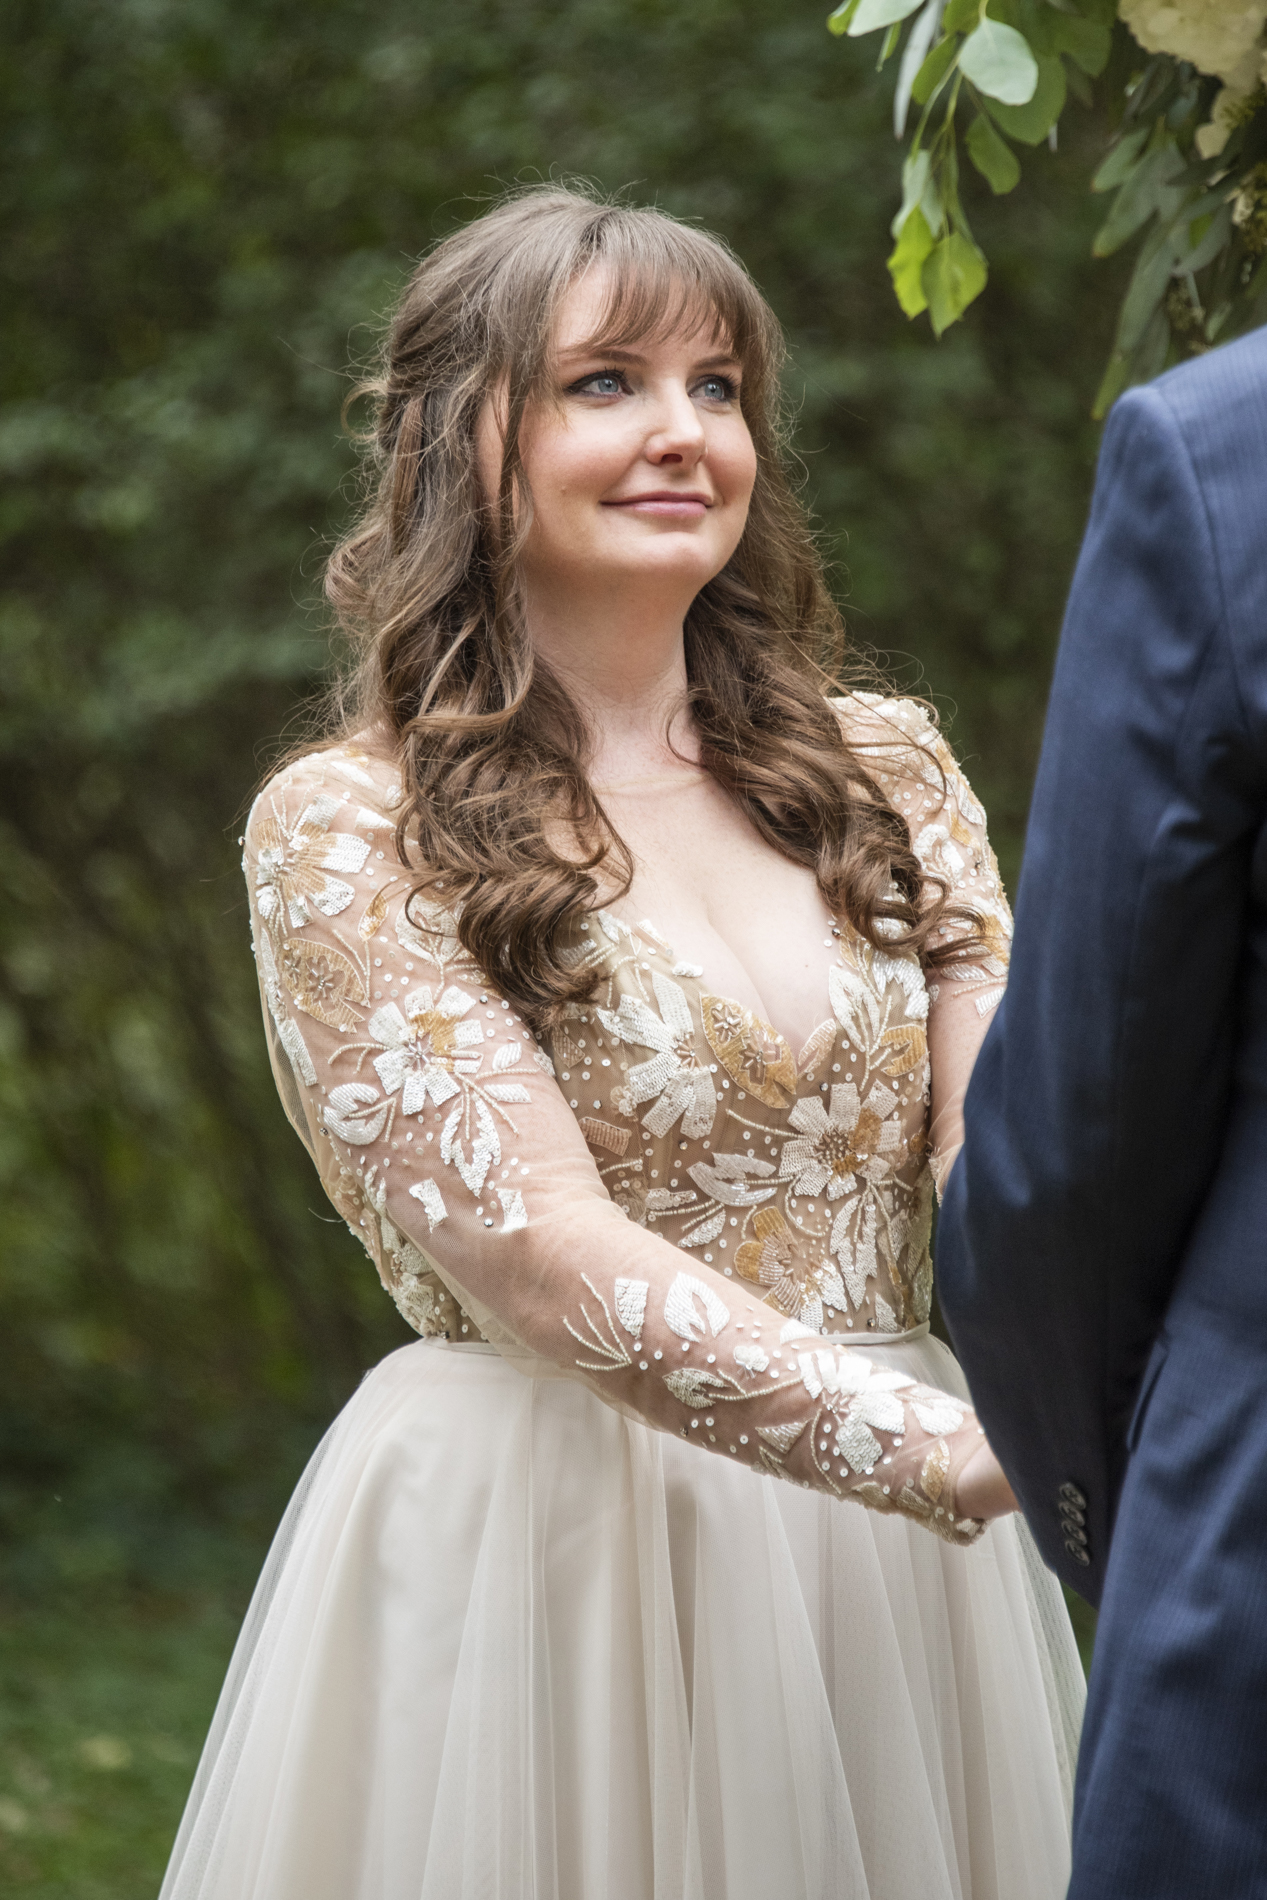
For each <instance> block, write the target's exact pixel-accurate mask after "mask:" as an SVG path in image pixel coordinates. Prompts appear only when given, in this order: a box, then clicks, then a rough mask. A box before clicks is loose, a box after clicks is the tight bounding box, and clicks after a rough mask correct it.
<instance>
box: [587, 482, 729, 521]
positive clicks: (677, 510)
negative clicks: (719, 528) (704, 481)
mask: <svg viewBox="0 0 1267 1900" xmlns="http://www.w3.org/2000/svg"><path fill="white" fill-rule="evenodd" d="M712 505H713V503H712V497H711V496H709V495H701V494H698V493H694V492H692V491H690V490H686V489H681V490H679V489H672V488H656V489H652V490H650V491H649V492H648V493H647V494H645V495H621V496H618V497H617V498H616V500H615V501H606V502H604V503H603V506H604V508H626V509H632V510H635V511H636V512H637V513H639V514H649V515H674V514H681V515H691V516H696V517H698V516H699V515H702V514H704V513H706V511H707V510H708V509H709V508H711V507H712Z"/></svg>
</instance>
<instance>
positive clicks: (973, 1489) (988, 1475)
mask: <svg viewBox="0 0 1267 1900" xmlns="http://www.w3.org/2000/svg"><path fill="white" fill-rule="evenodd" d="M955 1507H956V1509H957V1510H958V1512H959V1515H960V1516H961V1517H981V1518H986V1519H987V1520H988V1519H990V1518H992V1517H1006V1516H1007V1514H1008V1512H1009V1511H1019V1510H1020V1508H1021V1507H1020V1505H1019V1504H1018V1503H1017V1502H1016V1494H1015V1492H1014V1491H1013V1490H1012V1487H1011V1485H1010V1484H1009V1483H1008V1481H1007V1479H1006V1478H1005V1477H1004V1475H1003V1467H1002V1465H1001V1464H1000V1463H999V1461H998V1459H997V1458H996V1457H995V1455H994V1453H993V1452H992V1451H991V1450H990V1447H989V1446H988V1445H987V1444H986V1442H985V1440H984V1438H983V1439H982V1440H981V1443H980V1444H979V1445H978V1446H977V1449H976V1450H975V1451H974V1452H973V1454H972V1456H971V1457H970V1458H969V1460H968V1462H967V1464H966V1465H964V1467H963V1469H962V1471H960V1473H959V1475H958V1478H957V1479H956V1482H955Z"/></svg>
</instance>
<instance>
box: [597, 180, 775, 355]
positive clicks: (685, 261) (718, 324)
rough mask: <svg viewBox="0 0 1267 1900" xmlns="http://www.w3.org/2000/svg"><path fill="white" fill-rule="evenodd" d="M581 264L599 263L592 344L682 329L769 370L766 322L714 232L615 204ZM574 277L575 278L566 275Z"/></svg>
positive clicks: (650, 338) (625, 344)
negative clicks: (600, 291) (604, 282)
mask: <svg viewBox="0 0 1267 1900" xmlns="http://www.w3.org/2000/svg"><path fill="white" fill-rule="evenodd" d="M586 248H587V249H588V250H589V256H588V257H587V258H586V260H585V264H584V266H583V269H584V270H594V269H601V270H602V271H604V272H605V273H606V275H607V278H608V286H607V295H606V298H605V301H604V304H603V308H602V314H601V316H600V318H599V322H598V325H597V327H596V329H595V331H594V334H593V335H592V336H591V337H590V338H589V339H588V341H589V343H590V344H592V345H593V347H595V348H596V349H602V348H604V347H608V348H617V347H622V348H631V347H632V346H633V345H635V344H637V343H645V342H659V341H661V340H662V339H663V338H665V337H666V336H670V335H674V334H677V333H680V332H685V333H686V334H688V335H695V334H699V335H701V336H707V337H708V338H709V339H710V340H711V341H713V342H715V343H716V344H717V345H718V346H719V349H721V350H723V351H724V352H725V353H726V354H728V355H733V356H734V357H735V358H736V360H737V361H739V362H740V363H741V364H742V365H743V367H744V368H745V370H747V369H749V368H751V369H753V370H764V371H768V370H769V369H770V368H771V367H772V362H771V358H772V357H773V355H774V354H775V352H774V351H773V350H772V348H771V344H772V342H773V336H772V326H771V325H770V324H769V322H768V321H763V318H764V317H765V310H764V305H763V301H762V299H761V297H760V295H759V293H758V291H757V290H756V287H755V285H754V284H753V282H752V280H751V278H750V277H749V276H748V274H747V272H746V271H745V270H744V269H743V267H742V265H740V264H739V263H738V262H737V261H736V260H735V259H734V258H733V257H732V256H731V255H730V254H729V252H727V251H726V250H725V249H724V248H723V247H722V246H721V245H720V244H719V243H718V242H717V241H716V240H715V239H705V238H702V237H701V236H700V234H698V233H696V232H694V231H692V230H691V229H690V227H689V226H684V225H680V224H675V223H672V222H670V220H669V219H667V218H664V217H662V216H660V215H657V214H656V213H654V212H653V213H651V214H650V215H648V214H647V213H645V212H644V213H642V214H640V215H634V216H631V215H630V214H629V213H627V212H623V211H622V210H619V209H617V210H614V211H611V212H609V213H608V215H607V216H606V217H605V218H603V219H602V220H601V222H597V223H596V228H595V229H594V231H593V234H592V237H591V242H590V244H589V245H588V246H587V247H586ZM573 281H575V279H574V280H573Z"/></svg>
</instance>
